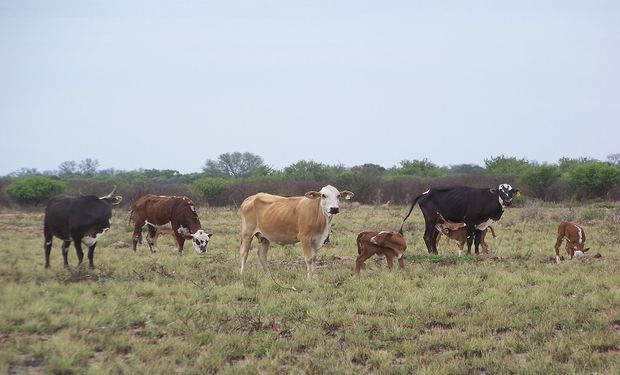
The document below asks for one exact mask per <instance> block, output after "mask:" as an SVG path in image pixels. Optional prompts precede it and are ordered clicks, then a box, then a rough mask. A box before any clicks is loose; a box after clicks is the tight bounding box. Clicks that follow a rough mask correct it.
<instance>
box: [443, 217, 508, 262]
mask: <svg viewBox="0 0 620 375" xmlns="http://www.w3.org/2000/svg"><path fill="white" fill-rule="evenodd" d="M487 229H490V230H491V234H492V235H493V238H495V237H497V236H496V235H495V231H494V230H493V227H492V226H488V227H487ZM487 229H484V230H483V231H482V234H481V235H480V247H482V253H484V254H488V252H489V245H487V243H486V242H485V240H484V238H485V237H486V235H487ZM437 230H438V231H439V235H437V241H436V242H435V246H436V247H438V246H439V240H440V239H441V235H444V236H446V237H447V238H448V239H446V240H447V241H449V238H451V239H453V240H456V242H458V245H459V256H460V255H461V254H462V252H463V247H464V246H465V242H467V228H465V223H453V222H451V221H445V222H443V223H440V224H437Z"/></svg>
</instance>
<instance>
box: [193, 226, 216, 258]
mask: <svg viewBox="0 0 620 375" xmlns="http://www.w3.org/2000/svg"><path fill="white" fill-rule="evenodd" d="M191 236H192V245H193V246H194V250H196V253H197V254H203V253H206V252H207V245H208V244H209V240H210V239H211V236H212V234H211V233H207V232H205V231H204V230H202V229H199V230H197V231H196V233H192V234H191Z"/></svg>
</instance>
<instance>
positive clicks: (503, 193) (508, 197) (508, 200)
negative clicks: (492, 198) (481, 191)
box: [491, 184, 519, 207]
mask: <svg viewBox="0 0 620 375" xmlns="http://www.w3.org/2000/svg"><path fill="white" fill-rule="evenodd" d="M494 190H495V189H491V192H497V193H498V195H499V204H501V205H502V207H509V206H510V205H512V200H513V199H514V197H515V196H519V189H513V188H512V186H510V185H508V184H501V185H499V187H498V188H497V190H495V191H494Z"/></svg>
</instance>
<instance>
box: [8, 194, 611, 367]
mask: <svg viewBox="0 0 620 375" xmlns="http://www.w3.org/2000/svg"><path fill="white" fill-rule="evenodd" d="M407 209H408V208H406V207H402V206H401V207H390V208H378V207H377V208H375V207H365V206H362V207H356V206H351V207H344V208H343V210H342V213H341V214H339V215H338V216H337V217H336V218H335V219H334V220H335V223H336V224H335V228H334V231H333V232H332V235H331V245H330V246H329V247H326V248H323V249H321V250H320V252H319V268H318V277H316V278H315V279H313V280H306V277H305V263H304V261H303V257H302V250H301V247H300V246H299V245H295V246H286V247H282V246H277V245H274V246H272V248H271V250H270V252H269V255H268V258H269V260H270V263H271V268H272V270H273V273H274V276H275V278H276V280H277V281H278V283H280V284H282V285H285V286H291V285H294V286H295V287H296V288H297V289H298V290H299V291H298V292H294V291H291V290H286V289H283V288H280V287H278V286H277V285H276V284H275V283H274V281H272V280H271V279H270V278H268V277H266V276H265V275H264V273H263V271H262V269H261V268H260V264H259V262H258V259H257V254H256V244H254V247H253V250H252V252H251V253H250V257H249V259H248V265H249V269H248V271H247V272H246V274H244V275H243V277H242V276H240V275H239V262H238V248H239V222H240V221H239V217H238V216H237V212H236V209H234V208H214V209H212V208H202V209H201V210H200V217H201V221H202V223H203V226H204V227H205V228H206V229H207V230H208V231H210V232H212V233H214V236H213V238H212V241H211V243H210V245H209V250H208V252H207V255H206V256H198V255H196V254H195V253H194V251H193V249H192V248H191V245H190V244H186V246H185V255H184V256H182V257H180V256H178V254H177V253H176V252H175V251H174V250H173V245H172V241H171V238H170V237H169V236H164V237H162V238H160V241H159V243H158V245H159V251H158V252H157V253H155V254H151V253H150V252H149V251H148V249H147V247H146V245H143V247H142V248H139V250H138V252H137V253H134V252H133V251H132V250H130V247H129V244H130V242H131V227H130V226H129V225H128V224H127V218H128V212H126V211H115V214H114V218H113V224H112V228H111V230H110V231H108V233H106V235H105V236H104V237H103V238H102V239H101V241H100V242H99V244H98V247H97V250H96V251H95V265H96V268H95V269H93V270H91V269H88V267H86V266H83V267H76V263H77V261H76V256H75V250H74V248H73V247H71V250H70V253H69V254H70V256H69V262H70V264H71V265H72V266H71V267H70V268H68V269H64V268H63V267H62V256H61V253H60V241H59V240H57V239H55V241H54V247H53V249H52V255H51V267H50V269H48V270H46V269H44V268H43V262H44V259H43V237H42V234H41V232H42V230H41V227H42V220H43V215H42V213H41V212H18V211H9V212H3V213H0V371H2V372H3V373H9V374H18V373H20V374H21V373H53V374H82V373H89V374H109V373H112V374H114V373H116V374H121V373H131V374H140V373H148V374H160V373H163V374H166V373H184V374H206V373H263V374H273V373H292V374H298V373H311V374H323V373H327V374H329V373H333V374H342V373H390V374H391V373H395V374H396V373H402V374H411V373H416V374H468V373H469V374H506V373H508V374H513V373H514V374H543V373H544V374H571V373H583V374H592V373H601V374H617V373H619V372H620V205H618V204H602V203H600V204H597V205H589V206H580V207H572V208H569V207H564V206H547V205H540V204H530V205H527V206H525V207H522V208H512V209H509V210H508V211H507V212H506V213H505V214H504V217H503V218H502V220H501V221H500V222H499V223H497V224H496V225H495V229H496V232H497V235H498V237H497V238H496V239H492V238H491V236H487V242H488V244H489V249H490V252H491V256H481V257H473V256H472V257H461V258H459V257H457V256H456V254H457V247H456V244H455V243H454V242H452V243H451V244H450V245H446V244H445V243H444V242H442V244H441V246H440V248H439V251H440V254H441V256H439V257H430V256H427V255H426V254H427V252H426V249H425V247H424V245H423V241H422V230H423V229H422V228H423V226H422V215H421V213H420V211H419V209H417V208H416V209H415V211H414V213H413V214H412V217H411V218H410V219H409V222H408V225H407V227H406V228H407V230H408V232H407V234H406V238H407V241H408V245H409V247H408V250H407V251H406V268H405V270H404V271H400V270H395V271H394V272H393V273H389V272H387V267H386V266H385V265H384V264H383V263H381V262H378V261H375V260H374V259H371V260H369V261H367V262H366V269H365V270H363V271H362V273H361V275H360V276H359V277H357V276H354V275H353V260H354V257H355V256H356V247H355V237H356V235H357V233H358V232H359V231H361V230H364V229H388V230H393V229H396V228H398V226H399V225H400V222H401V220H402V217H403V216H404V214H405V213H406V210H407ZM566 219H570V220H575V221H577V222H579V223H581V224H583V227H584V229H585V231H586V234H587V243H588V244H589V246H590V247H591V248H592V250H591V252H590V253H587V254H588V255H590V256H592V255H593V254H596V253H600V254H601V255H602V257H601V258H589V259H587V260H584V261H565V262H563V263H562V264H561V265H556V264H554V262H553V257H554V253H553V245H554V243H555V231H556V228H557V225H558V223H559V222H560V221H561V220H566Z"/></svg>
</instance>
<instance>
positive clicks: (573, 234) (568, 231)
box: [555, 221, 590, 264]
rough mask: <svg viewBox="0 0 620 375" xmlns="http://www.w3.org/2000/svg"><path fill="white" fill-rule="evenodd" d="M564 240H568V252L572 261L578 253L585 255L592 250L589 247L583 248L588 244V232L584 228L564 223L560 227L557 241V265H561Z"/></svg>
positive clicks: (567, 222)
mask: <svg viewBox="0 0 620 375" xmlns="http://www.w3.org/2000/svg"><path fill="white" fill-rule="evenodd" d="M564 240H566V252H567V253H568V255H569V258H570V259H573V256H574V255H575V253H576V252H577V251H580V252H581V254H583V253H585V252H586V251H588V250H590V248H589V247H588V248H586V249H584V248H583V247H584V246H585V242H586V232H585V231H584V230H583V228H582V227H580V226H579V225H577V224H575V223H571V222H569V221H563V222H561V223H560V225H559V226H558V236H557V240H556V241H555V262H556V263H557V264H560V246H562V242H563V241H564Z"/></svg>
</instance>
